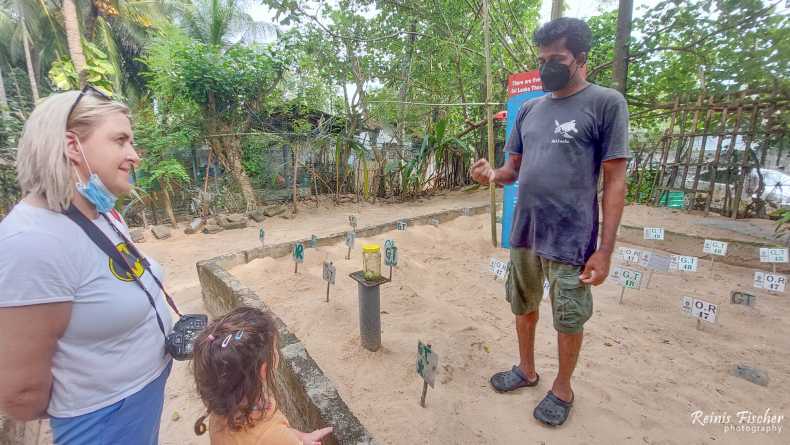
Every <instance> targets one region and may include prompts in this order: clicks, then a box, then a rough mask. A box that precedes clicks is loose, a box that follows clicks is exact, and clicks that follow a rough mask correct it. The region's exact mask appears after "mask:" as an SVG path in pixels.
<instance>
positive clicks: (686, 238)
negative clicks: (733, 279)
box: [617, 225, 790, 273]
mask: <svg viewBox="0 0 790 445" xmlns="http://www.w3.org/2000/svg"><path fill="white" fill-rule="evenodd" d="M715 239H716V241H725V242H726V243H727V255H725V256H716V262H717V263H726V264H730V265H733V266H743V267H753V268H755V269H762V270H770V269H771V264H770V263H761V262H760V248H761V247H784V246H782V245H780V244H776V243H769V242H765V243H756V242H750V241H741V240H733V239H726V238H721V237H718V238H715ZM617 241H620V242H624V243H627V244H635V245H638V246H644V247H648V248H652V249H656V250H663V251H666V252H671V253H674V254H676V255H691V256H696V257H703V256H706V255H707V254H704V253H702V246H703V244H704V243H705V237H701V236H692V235H687V234H684V233H678V232H672V231H669V230H666V229H664V239H663V240H646V239H644V227H638V226H628V225H620V233H619V234H618V235H617ZM776 271H777V272H782V273H790V264H777V265H776Z"/></svg>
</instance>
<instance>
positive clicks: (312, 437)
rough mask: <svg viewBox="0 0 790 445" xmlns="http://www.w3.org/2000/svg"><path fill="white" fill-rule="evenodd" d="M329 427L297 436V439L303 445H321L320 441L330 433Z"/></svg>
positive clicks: (330, 428)
mask: <svg viewBox="0 0 790 445" xmlns="http://www.w3.org/2000/svg"><path fill="white" fill-rule="evenodd" d="M332 430H334V428H332V427H331V426H329V427H326V428H321V429H320V430H315V431H313V432H312V433H301V434H299V439H301V440H302V444H303V445H321V439H323V438H324V437H326V436H328V435H329V434H331V433H332Z"/></svg>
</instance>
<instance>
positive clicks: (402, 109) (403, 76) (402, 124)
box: [395, 22, 417, 148]
mask: <svg viewBox="0 0 790 445" xmlns="http://www.w3.org/2000/svg"><path fill="white" fill-rule="evenodd" d="M409 30H410V31H411V33H410V34H409V38H408V40H407V41H406V48H405V53H406V54H404V56H403V62H402V63H401V69H400V80H401V84H400V90H399V91H398V99H399V100H400V103H399V104H398V129H397V131H396V134H395V137H397V138H398V145H400V146H401V147H399V148H402V147H403V141H404V139H406V121H405V119H406V103H405V102H406V97H407V96H408V92H409V77H410V73H411V58H412V54H413V53H414V40H415V39H416V38H417V35H416V34H415V32H416V31H417V23H415V22H412V24H411V26H410V27H409Z"/></svg>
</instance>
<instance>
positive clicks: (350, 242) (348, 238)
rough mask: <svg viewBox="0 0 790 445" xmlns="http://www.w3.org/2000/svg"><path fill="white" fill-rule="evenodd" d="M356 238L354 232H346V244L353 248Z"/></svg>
mask: <svg viewBox="0 0 790 445" xmlns="http://www.w3.org/2000/svg"><path fill="white" fill-rule="evenodd" d="M356 239H357V234H356V233H354V232H346V246H348V247H350V248H353V247H354V241H355V240H356Z"/></svg>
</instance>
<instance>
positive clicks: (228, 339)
mask: <svg viewBox="0 0 790 445" xmlns="http://www.w3.org/2000/svg"><path fill="white" fill-rule="evenodd" d="M231 338H233V334H228V336H227V337H225V340H222V347H223V348H225V347H227V346H228V343H230V339H231Z"/></svg>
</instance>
